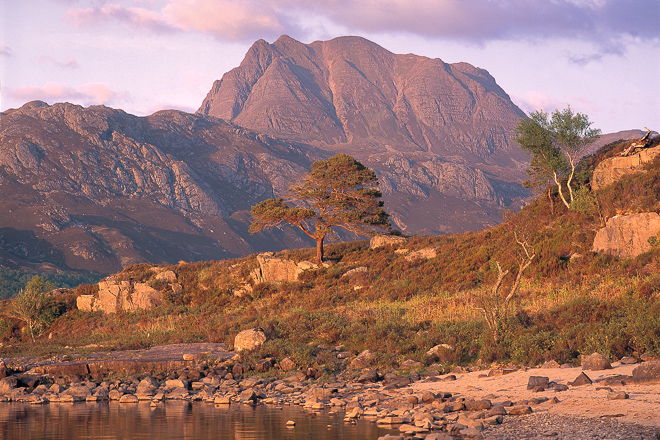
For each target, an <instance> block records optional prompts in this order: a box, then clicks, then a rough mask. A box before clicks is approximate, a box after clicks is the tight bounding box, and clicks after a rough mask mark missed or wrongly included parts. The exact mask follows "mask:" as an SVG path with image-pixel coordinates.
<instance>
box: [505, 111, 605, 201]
mask: <svg viewBox="0 0 660 440" xmlns="http://www.w3.org/2000/svg"><path fill="white" fill-rule="evenodd" d="M549 117H550V119H548V118H549ZM591 124H592V122H590V121H589V118H588V117H587V116H586V115H584V114H582V113H573V111H572V110H571V108H570V106H569V107H568V108H566V109H564V110H563V111H559V110H555V111H554V112H552V115H551V116H550V115H548V114H547V113H545V112H544V111H542V110H540V111H534V112H532V113H531V114H530V118H529V119H521V120H520V122H519V123H518V126H517V127H516V133H517V134H518V137H517V138H516V141H517V142H518V144H519V145H520V147H521V148H522V149H523V150H525V151H527V152H529V153H530V154H531V155H532V160H531V164H530V168H529V169H528V170H527V173H528V175H529V176H530V180H529V181H527V183H526V185H527V186H529V187H536V188H539V187H548V186H550V180H551V179H552V181H553V182H554V183H555V184H556V185H557V188H558V190H559V196H560V198H561V201H562V202H563V203H564V205H565V206H566V207H567V208H569V209H570V208H572V204H573V202H574V200H575V195H574V193H573V184H572V182H573V178H574V176H575V170H576V168H577V165H578V161H579V159H580V157H581V155H582V153H583V152H584V151H585V149H586V148H587V147H588V146H589V144H590V143H592V142H594V141H595V140H597V139H598V137H599V136H600V130H598V129H593V128H591ZM564 179H565V182H564ZM564 184H565V185H566V189H567V190H568V200H567V199H566V196H565V195H564V191H563V185H564Z"/></svg>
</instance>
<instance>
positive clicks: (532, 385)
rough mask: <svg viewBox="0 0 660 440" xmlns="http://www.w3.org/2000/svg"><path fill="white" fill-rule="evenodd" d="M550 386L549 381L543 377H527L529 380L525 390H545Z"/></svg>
mask: <svg viewBox="0 0 660 440" xmlns="http://www.w3.org/2000/svg"><path fill="white" fill-rule="evenodd" d="M549 384H550V379H549V378H547V377H544V376H529V380H528V381H527V389H528V390H534V389H538V388H539V387H541V388H543V389H545V388H547V387H548V385H549Z"/></svg>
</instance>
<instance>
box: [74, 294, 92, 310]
mask: <svg viewBox="0 0 660 440" xmlns="http://www.w3.org/2000/svg"><path fill="white" fill-rule="evenodd" d="M95 301H96V298H95V297H94V295H80V296H79V297H77V298H76V307H77V308H78V310H81V311H83V312H91V311H93V310H94V302H95Z"/></svg>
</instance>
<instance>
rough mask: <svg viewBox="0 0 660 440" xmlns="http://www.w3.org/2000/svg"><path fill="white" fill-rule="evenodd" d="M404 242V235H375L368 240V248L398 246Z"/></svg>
mask: <svg viewBox="0 0 660 440" xmlns="http://www.w3.org/2000/svg"><path fill="white" fill-rule="evenodd" d="M405 242H406V239H405V237H401V236H398V235H376V236H374V237H371V240H369V249H376V248H379V247H383V246H395V247H396V246H399V245H402V244H404V243H405Z"/></svg>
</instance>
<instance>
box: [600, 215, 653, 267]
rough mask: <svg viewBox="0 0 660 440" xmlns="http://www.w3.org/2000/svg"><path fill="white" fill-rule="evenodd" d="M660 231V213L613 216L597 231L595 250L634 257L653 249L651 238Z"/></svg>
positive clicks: (618, 255)
mask: <svg viewBox="0 0 660 440" xmlns="http://www.w3.org/2000/svg"><path fill="white" fill-rule="evenodd" d="M659 231H660V215H658V214H657V213H655V212H643V213H640V214H632V215H625V216H616V217H612V218H611V219H609V220H608V221H607V224H606V226H605V227H604V228H601V229H600V230H598V232H597V233H596V237H595V238H594V244H593V251H594V252H605V253H607V254H610V255H614V256H617V257H624V258H633V257H636V256H637V255H639V254H642V253H644V252H648V251H649V250H650V249H651V244H650V243H649V241H648V240H649V238H651V237H653V236H655V235H656V234H657V233H658V232H659Z"/></svg>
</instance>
